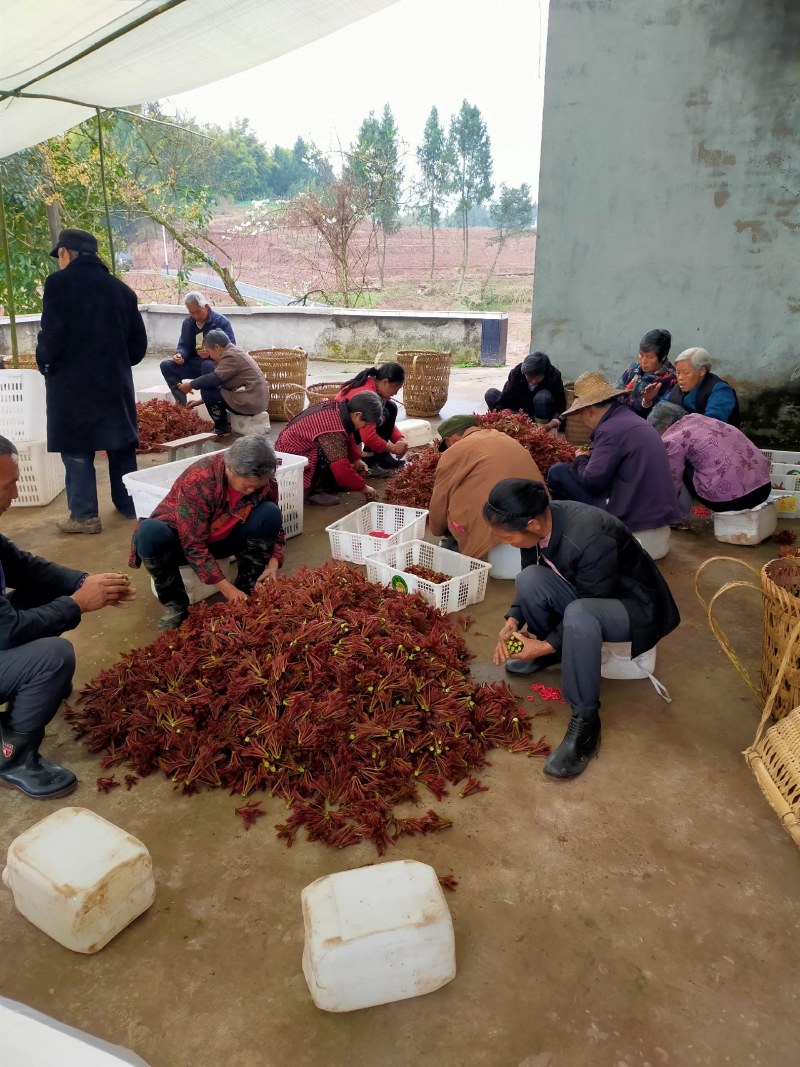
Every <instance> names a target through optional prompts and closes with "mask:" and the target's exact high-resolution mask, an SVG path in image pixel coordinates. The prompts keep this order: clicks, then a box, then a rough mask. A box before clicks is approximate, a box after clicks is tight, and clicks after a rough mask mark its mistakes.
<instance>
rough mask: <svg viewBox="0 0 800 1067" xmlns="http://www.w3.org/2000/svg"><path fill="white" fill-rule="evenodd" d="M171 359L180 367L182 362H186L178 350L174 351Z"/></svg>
mask: <svg viewBox="0 0 800 1067" xmlns="http://www.w3.org/2000/svg"><path fill="white" fill-rule="evenodd" d="M172 360H173V362H174V363H177V364H178V366H179V367H182V366H183V364H184V363H185V362H186V360H185V359H184V358H183V356H182V355H181V354H180V352H176V353H175V355H174V356H173V357H172Z"/></svg>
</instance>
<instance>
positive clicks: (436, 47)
mask: <svg viewBox="0 0 800 1067" xmlns="http://www.w3.org/2000/svg"><path fill="white" fill-rule="evenodd" d="M547 3H548V0H399V2H398V3H396V4H394V5H392V6H391V7H389V8H387V9H385V10H384V11H380V12H378V13H377V14H375V15H371V16H370V17H369V18H366V19H362V20H361V21H360V22H357V23H354V24H352V25H351V26H347V27H345V28H344V29H342V30H339V31H338V32H337V33H335V34H331V35H330V36H328V37H325V38H322V39H321V40H319V41H316V42H314V43H313V44H310V45H307V46H306V47H305V48H301V49H298V50H297V51H295V52H292V53H290V54H288V55H286V56H282V57H281V58H280V59H276V60H273V61H272V62H271V63H265V64H264V65H263V66H261V67H256V68H254V69H253V70H250V71H246V72H245V73H243V74H237V75H234V76H233V77H231V78H225V79H223V80H222V81H219V82H216V83H214V84H212V85H207V86H205V87H203V88H202V89H195V90H193V91H192V92H189V93H182V94H181V95H180V96H175V97H171V98H170V99H169V100H168V101H166V102H165V107H167V108H170V109H174V108H176V107H177V108H178V109H180V110H182V111H185V112H188V113H189V114H190V115H193V116H194V117H195V118H196V119H197V120H198V121H200V122H209V123H214V124H218V125H222V126H226V125H228V124H229V123H230V122H232V121H233V120H234V119H236V118H248V119H249V120H250V124H251V126H252V127H253V128H254V129H255V131H256V133H257V134H258V136H259V137H260V138H261V139H262V140H263V141H265V142H266V144H267V145H268V146H270V147H271V146H272V145H273V144H280V145H284V146H286V147H291V145H292V144H294V141H295V140H296V138H297V137H298V136H301V137H303V138H304V139H306V140H311V141H313V142H314V143H315V144H316V145H317V147H318V148H320V149H322V150H323V151H329V152H337V151H339V150H340V149H346V148H347V147H348V146H349V145H350V143H351V141H353V139H354V138H355V135H356V133H357V131H358V128H359V126H360V125H361V122H362V120H363V119H364V118H365V117H366V115H367V114H368V112H369V111H370V110H373V111H375V112H376V114H380V113H381V112H382V110H383V106H384V104H385V103H387V102H388V103H389V105H390V106H391V108H392V111H393V113H394V116H395V121H396V123H397V126H398V129H399V132H400V137H401V139H402V140H403V141H405V142H406V144H407V146H408V150H409V152H410V156H409V157H408V159H407V160H406V175H407V176H410V173H411V171H412V169H413V166H414V159H413V152H414V149H415V148H416V146H417V145H418V144H419V143H420V142H421V140H422V132H423V129H424V127H425V121H426V119H427V117H428V114H429V113H430V109H431V107H432V106H433V105H434V104H435V105H436V107H437V108H438V109H439V117H440V120H441V121H442V124H443V125H444V127H445V130H447V127H448V124H449V121H450V116H451V115H452V114H453V113H454V112H456V111H458V109H459V108H460V106H461V102H462V100H463V99H464V98H466V99H467V100H468V101H469V102H470V104H474V105H477V106H478V107H479V108H480V110H481V113H482V115H483V119H484V121H485V122H486V125H487V128H488V131H489V136H490V138H491V142H492V156H493V159H494V182H495V185H499V184H500V182H505V183H506V184H507V185H510V186H517V185H520V184H522V183H523V182H527V183H528V185H530V187H531V190H532V193H533V198H534V199H536V191H537V187H538V180H539V146H540V141H541V116H542V94H543V86H544V54H545V43H546V38H547ZM221 30H222V32H220V34H219V36H218V37H217V35H216V34H214V37H215V38H216V40H217V44H215V45H214V46H212V49H211V53H210V54H211V55H213V48H214V47H217V45H218V46H219V47H223V48H224V45H225V34H224V27H223V28H221ZM209 66H211V65H209Z"/></svg>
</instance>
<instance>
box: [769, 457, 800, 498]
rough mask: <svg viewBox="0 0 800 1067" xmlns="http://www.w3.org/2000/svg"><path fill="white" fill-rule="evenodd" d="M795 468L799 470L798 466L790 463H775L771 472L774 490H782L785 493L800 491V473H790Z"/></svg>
mask: <svg viewBox="0 0 800 1067" xmlns="http://www.w3.org/2000/svg"><path fill="white" fill-rule="evenodd" d="M776 468H778V469H776ZM794 470H797V468H796V467H792V466H790V465H789V464H788V463H777V464H773V467H772V470H771V471H770V474H769V479H770V482H771V483H772V488H773V491H778V490H780V491H781V492H784V493H798V492H800V475H797V474H790V473H788V472H789V471H794Z"/></svg>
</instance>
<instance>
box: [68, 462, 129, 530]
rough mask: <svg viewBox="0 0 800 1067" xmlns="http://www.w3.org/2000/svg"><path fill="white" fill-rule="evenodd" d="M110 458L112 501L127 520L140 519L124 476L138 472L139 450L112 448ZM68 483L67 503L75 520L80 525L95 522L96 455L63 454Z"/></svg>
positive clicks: (109, 471)
mask: <svg viewBox="0 0 800 1067" xmlns="http://www.w3.org/2000/svg"><path fill="white" fill-rule="evenodd" d="M107 455H108V477H109V481H110V482H111V500H112V502H113V504H114V507H115V508H116V509H117V511H118V512H119V513H120V515H124V516H125V518H126V519H134V518H136V512H135V510H134V507H133V500H131V498H130V495H129V494H128V490H127V489H126V488H125V486H124V485H123V484H122V475H123V474H130V473H131V471H135V470H136V449H135V448H134V447H133V445H131V447H130V448H110V449H109V450H108V452H107ZM61 462H62V463H63V464H64V469H65V471H66V475H67V477H66V482H67V504H68V505H69V515H70V518H71V519H76V520H77V521H78V522H80V521H82V520H84V519H95V518H97V516H98V514H99V512H98V509H97V478H96V476H95V473H94V452H62V453H61Z"/></svg>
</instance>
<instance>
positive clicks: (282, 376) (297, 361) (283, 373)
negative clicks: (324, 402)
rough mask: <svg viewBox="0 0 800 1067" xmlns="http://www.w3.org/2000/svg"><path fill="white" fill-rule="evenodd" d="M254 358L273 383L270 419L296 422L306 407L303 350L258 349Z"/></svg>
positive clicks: (270, 395)
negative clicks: (297, 416) (296, 417)
mask: <svg viewBox="0 0 800 1067" xmlns="http://www.w3.org/2000/svg"><path fill="white" fill-rule="evenodd" d="M250 355H251V356H252V357H253V359H254V360H255V361H256V363H257V364H258V366H259V368H260V369H261V371H262V373H263V374H264V377H265V378H266V379H267V381H268V382H269V406H268V407H267V412H268V413H269V417H270V419H272V420H274V421H275V422H288V421H289V420H290V419H293V418H294V417H295V415H297V414H299V413H300V412H301V411H302V410H303V408H304V407H305V402H306V370H307V368H308V356H307V354H306V353H305V352H304V351H303V349H302V348H257V349H255V350H254V351H252V352H250Z"/></svg>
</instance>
